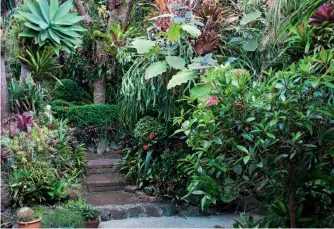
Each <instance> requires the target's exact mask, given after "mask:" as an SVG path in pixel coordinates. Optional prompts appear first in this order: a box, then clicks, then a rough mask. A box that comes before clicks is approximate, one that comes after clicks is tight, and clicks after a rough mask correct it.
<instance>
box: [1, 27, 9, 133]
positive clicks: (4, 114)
mask: <svg viewBox="0 0 334 229" xmlns="http://www.w3.org/2000/svg"><path fill="white" fill-rule="evenodd" d="M1 39H2V29H1V30H0V40H1ZM0 58H1V59H0V62H1V66H0V68H1V71H0V72H1V75H0V78H1V81H0V84H1V94H0V96H1V99H0V100H1V129H2V130H4V127H5V126H6V125H7V124H8V121H9V118H10V110H9V104H8V102H9V101H8V88H7V82H6V69H5V59H4V57H3V56H2V55H1V57H0Z"/></svg>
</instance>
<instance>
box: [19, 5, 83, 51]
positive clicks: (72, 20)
mask: <svg viewBox="0 0 334 229" xmlns="http://www.w3.org/2000/svg"><path fill="white" fill-rule="evenodd" d="M72 7H73V5H72V0H68V1H66V2H64V3H63V4H61V5H59V0H51V1H50V4H49V1H48V0H41V1H34V2H30V1H26V2H25V4H24V5H21V6H20V8H19V11H18V13H17V14H16V15H15V17H16V18H17V19H18V20H20V21H22V22H23V23H24V26H25V29H24V31H23V32H22V33H20V34H19V36H23V37H28V38H34V40H35V43H38V45H39V46H40V47H42V46H44V45H49V46H50V47H51V48H52V49H53V50H54V51H55V53H57V54H58V53H59V51H60V50H65V51H67V52H71V51H72V50H73V49H74V48H75V47H77V46H79V45H80V44H81V39H80V38H81V35H80V34H79V33H77V32H82V31H85V29H84V28H82V27H80V26H77V25H75V24H76V23H78V22H79V21H81V20H82V19H83V18H84V17H79V16H77V14H76V13H70V10H71V9H72Z"/></svg>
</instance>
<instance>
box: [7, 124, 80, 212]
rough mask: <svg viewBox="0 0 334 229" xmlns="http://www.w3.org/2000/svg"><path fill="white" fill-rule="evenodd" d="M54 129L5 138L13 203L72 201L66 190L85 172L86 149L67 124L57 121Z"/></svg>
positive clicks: (45, 128)
mask: <svg viewBox="0 0 334 229" xmlns="http://www.w3.org/2000/svg"><path fill="white" fill-rule="evenodd" d="M53 125H54V126H53V127H54V128H52V129H50V128H48V127H46V126H40V127H39V128H38V129H37V128H36V127H34V128H32V129H31V134H30V136H29V135H28V134H27V133H25V132H18V133H17V134H16V135H15V136H14V137H12V138H9V136H7V137H6V136H5V137H3V138H2V140H1V145H2V146H3V147H4V148H5V149H6V151H8V152H9V160H8V163H9V164H8V165H9V166H8V169H9V171H8V172H9V187H10V190H11V196H12V201H13V204H14V205H15V206H16V205H21V206H22V205H24V204H28V203H29V204H32V203H45V202H47V203H53V202H58V201H59V200H62V199H66V198H68V196H67V194H66V192H64V189H65V188H66V187H68V186H70V185H72V184H73V183H75V182H76V180H77V177H78V175H80V174H82V173H83V169H84V158H85V149H84V148H83V145H82V144H80V143H79V142H78V141H77V140H76V139H75V138H74V136H73V133H71V131H70V128H69V127H68V126H67V124H66V123H65V122H59V121H57V120H55V119H53Z"/></svg>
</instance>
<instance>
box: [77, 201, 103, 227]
mask: <svg viewBox="0 0 334 229" xmlns="http://www.w3.org/2000/svg"><path fill="white" fill-rule="evenodd" d="M81 214H82V217H83V218H84V225H85V228H98V226H99V224H100V212H99V211H98V210H96V209H95V208H93V206H92V205H89V204H84V205H83V206H82V208H81Z"/></svg>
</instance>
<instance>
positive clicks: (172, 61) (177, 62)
mask: <svg viewBox="0 0 334 229" xmlns="http://www.w3.org/2000/svg"><path fill="white" fill-rule="evenodd" d="M166 61H167V63H168V64H169V66H171V67H172V68H175V69H180V70H181V69H183V68H184V66H185V65H186V62H185V60H184V59H183V58H182V57H179V56H166Z"/></svg>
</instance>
